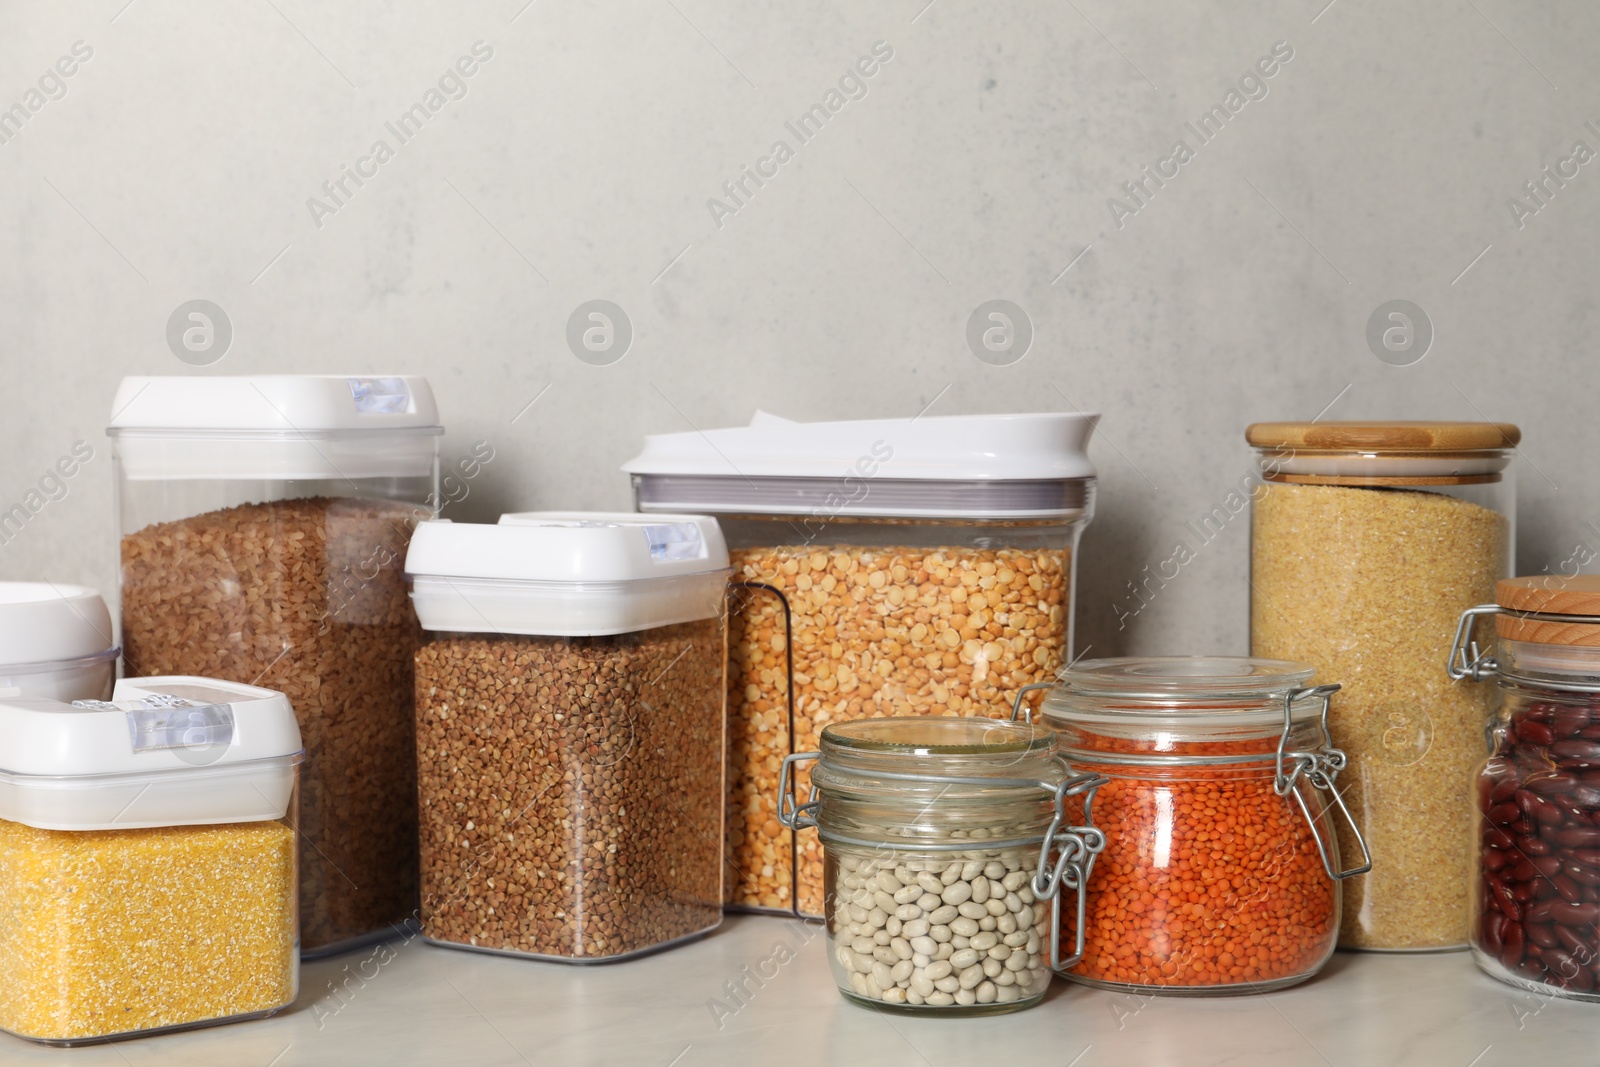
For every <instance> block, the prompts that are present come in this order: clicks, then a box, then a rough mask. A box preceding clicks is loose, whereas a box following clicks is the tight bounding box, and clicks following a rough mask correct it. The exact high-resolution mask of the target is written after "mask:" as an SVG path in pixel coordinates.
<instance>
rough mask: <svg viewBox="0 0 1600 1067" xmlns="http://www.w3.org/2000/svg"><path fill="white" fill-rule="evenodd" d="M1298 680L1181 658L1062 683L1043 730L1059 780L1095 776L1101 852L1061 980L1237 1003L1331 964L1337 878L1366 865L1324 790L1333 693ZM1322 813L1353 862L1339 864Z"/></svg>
mask: <svg viewBox="0 0 1600 1067" xmlns="http://www.w3.org/2000/svg"><path fill="white" fill-rule="evenodd" d="M1311 676H1312V669H1311V668H1310V667H1309V666H1307V665H1306V664H1303V663H1291V662H1286V661H1281V660H1265V659H1247V658H1233V657H1176V656H1174V657H1151V658H1141V659H1101V660H1087V661H1084V662H1081V663H1079V664H1077V665H1075V666H1073V667H1070V668H1068V669H1067V670H1065V671H1063V672H1062V673H1061V676H1060V677H1059V678H1058V679H1057V681H1056V683H1055V686H1054V688H1053V689H1052V691H1051V692H1050V693H1049V695H1048V696H1046V698H1045V701H1044V707H1043V713H1044V719H1045V722H1046V723H1047V724H1048V725H1050V726H1051V727H1053V728H1054V729H1055V730H1056V731H1057V732H1058V734H1059V735H1060V738H1061V741H1060V744H1061V752H1062V755H1063V757H1064V758H1065V760H1066V762H1067V764H1068V766H1069V767H1070V768H1071V770H1072V771H1074V772H1076V773H1079V774H1093V775H1097V776H1101V777H1102V778H1103V779H1106V780H1107V784H1106V785H1104V786H1103V787H1101V789H1100V794H1099V799H1098V800H1097V803H1096V808H1095V817H1096V823H1097V825H1098V826H1099V827H1100V828H1101V829H1102V830H1103V831H1104V832H1105V834H1106V839H1107V842H1108V844H1107V846H1106V850H1105V854H1104V856H1102V857H1101V860H1100V863H1099V866H1098V867H1097V869H1096V872H1095V878H1094V880H1093V881H1092V882H1091V883H1090V884H1089V887H1088V891H1087V893H1086V894H1085V898H1086V901H1085V909H1086V913H1087V914H1086V916H1085V918H1084V919H1083V920H1082V925H1078V926H1072V925H1064V926H1063V929H1062V931H1061V937H1062V939H1063V940H1065V939H1067V938H1072V939H1074V943H1075V944H1078V945H1083V946H1084V947H1083V950H1082V952H1083V957H1082V959H1081V960H1079V962H1078V963H1077V964H1076V966H1074V967H1072V968H1071V969H1069V970H1067V971H1066V972H1064V973H1065V976H1066V977H1067V978H1069V979H1071V980H1073V981H1075V982H1081V983H1083V984H1085V985H1091V986H1098V987H1101V988H1109V989H1116V990H1121V991H1131V992H1141V993H1143V992H1160V993H1168V994H1199V995H1204V994H1222V993H1247V992H1262V991H1266V990H1271V989H1279V988H1282V987H1284V986H1288V985H1293V984H1294V983H1296V982H1301V981H1304V980H1305V979H1307V978H1309V977H1311V976H1312V975H1314V974H1316V973H1317V971H1318V970H1320V969H1321V968H1322V965H1323V964H1324V963H1326V962H1327V960H1328V957H1329V955H1330V954H1332V952H1333V949H1334V943H1335V941H1336V940H1337V938H1338V933H1339V908H1340V886H1341V883H1342V882H1343V881H1344V880H1345V879H1346V878H1350V877H1352V876H1354V875H1358V874H1364V873H1366V872H1367V871H1368V870H1370V869H1371V867H1372V861H1371V857H1370V856H1369V855H1368V854H1367V850H1366V843H1365V841H1364V839H1363V838H1362V836H1361V833H1360V830H1359V828H1357V827H1355V826H1354V824H1353V823H1350V812H1349V810H1348V809H1347V808H1346V807H1345V805H1344V801H1343V800H1342V799H1341V798H1340V796H1339V793H1338V790H1337V789H1335V788H1334V779H1335V777H1336V776H1337V775H1338V773H1339V771H1340V770H1341V769H1342V768H1343V767H1344V764H1345V757H1344V753H1342V752H1340V751H1339V750H1338V749H1336V748H1334V747H1333V745H1332V741H1331V740H1330V738H1329V736H1328V722H1327V716H1328V698H1329V696H1330V695H1331V694H1332V693H1333V692H1334V691H1336V690H1337V689H1338V688H1339V687H1338V686H1337V685H1319V686H1311V685H1310V684H1309V683H1310V680H1311ZM1019 706H1020V700H1019ZM1335 809H1336V810H1337V812H1338V814H1339V815H1341V816H1343V818H1344V819H1345V821H1346V823H1349V824H1350V832H1351V834H1352V835H1353V838H1354V840H1355V842H1356V843H1357V845H1358V847H1360V849H1361V853H1362V862H1361V863H1360V864H1359V865H1357V866H1354V867H1351V868H1348V869H1341V868H1340V864H1339V846H1338V838H1337V835H1336V834H1335V833H1334V818H1333V814H1332V813H1333V811H1334V810H1335ZM1072 814H1073V809H1072V807H1071V806H1070V805H1069V808H1068V817H1069V818H1070V817H1071V815H1072ZM1085 927H1086V929H1087V935H1086V936H1085V932H1084V931H1085Z"/></svg>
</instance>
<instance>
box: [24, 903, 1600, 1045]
mask: <svg viewBox="0 0 1600 1067" xmlns="http://www.w3.org/2000/svg"><path fill="white" fill-rule="evenodd" d="M808 934H809V930H808V929H807V928H805V927H802V926H800V925H799V924H797V923H794V922H791V921H786V920H783V919H778V918H769V917H754V916H739V917H730V918H729V919H728V921H727V922H726V923H725V924H724V925H723V926H722V928H721V929H720V930H718V931H716V932H715V933H713V934H712V935H711V936H709V937H707V938H705V939H704V940H701V941H698V942H695V943H693V944H690V945H687V946H683V947H681V948H678V949H676V950H674V951H671V952H667V953H663V954H660V955H657V956H651V957H647V958H644V959H639V960H634V961H631V962H628V963H623V964H613V965H609V966H598V967H570V966H564V965H561V964H548V963H536V962H530V961H525V960H516V959H508V958H504V957H498V956H489V955H484V954H480V953H473V952H462V951H455V950H451V949H443V948H438V947H435V946H432V945H428V944H425V943H423V942H421V941H420V940H417V941H414V942H411V943H403V942H391V943H389V944H388V945H386V946H384V947H382V948H368V949H364V950H359V951H357V952H355V953H352V954H349V955H345V956H341V957H339V958H337V959H333V960H325V961H321V962H318V963H315V964H311V965H309V966H307V967H306V968H305V969H304V971H303V972H302V979H301V995H300V998H299V999H298V1000H297V1001H296V1003H295V1005H294V1006H293V1008H291V1009H290V1010H289V1011H287V1012H285V1013H283V1014H281V1015H279V1016H277V1017H275V1018H272V1019H268V1020H263V1021H259V1022H251V1023H240V1024H236V1025H231V1026H225V1027H217V1028H214V1029H210V1030H198V1031H193V1032H189V1033H182V1034H172V1035H168V1036H162V1037H151V1038H144V1039H140V1040H134V1041H124V1042H120V1043H118V1044H116V1045H115V1046H111V1047H90V1048H85V1049H79V1050H73V1051H67V1052H64V1051H61V1050H54V1049H45V1048H39V1047H35V1046H32V1045H29V1044H27V1043H25V1042H22V1041H19V1040H16V1039H13V1038H8V1037H4V1036H0V1064H47V1063H55V1064H59V1063H65V1062H68V1061H69V1060H70V1062H71V1063H72V1064H74V1067H99V1065H102V1064H103V1065H108V1067H109V1065H121V1067H143V1065H145V1064H151V1065H156V1064H161V1065H171V1067H184V1065H188V1064H196V1065H198V1064H218V1063H226V1064H229V1065H230V1067H294V1065H300V1064H306V1065H311V1064H365V1063H388V1064H412V1063H458V1064H463V1065H465V1064H472V1065H475V1067H476V1065H486V1067H487V1065H507V1067H516V1065H533V1064H539V1065H543V1064H562V1065H576V1064H606V1065H612V1064H629V1065H632V1064H641V1065H645V1067H696V1065H702V1064H728V1065H734V1064H753V1063H775V1064H790V1063H793V1064H841V1065H852V1064H871V1065H873V1067H886V1065H900V1064H905V1065H908V1067H921V1065H929V1067H945V1065H950V1067H976V1065H982V1064H1004V1065H1006V1067H1034V1065H1038V1067H1098V1065H1116V1067H1122V1065H1127V1064H1140V1065H1150V1067H1168V1065H1171V1067H1179V1065H1181V1067H1206V1065H1211V1064H1217V1065H1222V1064H1230V1065H1254V1064H1261V1065H1273V1067H1281V1065H1285V1064H1336V1065H1340V1067H1342V1065H1345V1064H1349V1065H1352V1067H1381V1065H1386V1064H1405V1065H1429V1067H1431V1065H1440V1067H1497V1065H1512V1064H1528V1063H1543V1064H1566V1063H1580V1062H1585V1063H1587V1062H1593V1061H1594V1057H1595V1052H1594V1049H1595V1038H1594V1035H1595V1032H1596V1027H1597V1025H1600V1005H1593V1004H1578V1003H1572V1002H1568V1001H1558V1000H1550V999H1547V998H1542V997H1539V996H1535V995H1533V994H1530V993H1524V992H1522V991H1520V990H1517V989H1513V988H1511V987H1509V986H1506V985H1502V984H1500V983H1498V982H1495V981H1493V980H1492V979H1490V978H1488V977H1486V976H1484V975H1483V974H1481V973H1480V972H1479V971H1478V970H1477V968H1475V967H1474V966H1473V964H1472V962H1471V960H1470V959H1469V957H1468V956H1467V955H1466V954H1465V953H1461V952H1455V953H1437V954H1425V955H1376V954H1356V953H1338V954H1336V955H1335V956H1334V958H1333V960H1332V961H1331V962H1330V963H1329V964H1328V966H1327V968H1326V969H1325V970H1324V971H1323V972H1322V974H1321V975H1319V976H1318V977H1316V978H1314V979H1312V980H1311V981H1309V982H1307V983H1305V984H1303V985H1301V986H1297V987H1295V988H1292V989H1287V990H1284V991H1281V992H1278V993H1273V994H1269V995H1246V996H1239V997H1222V998H1205V999H1177V998H1163V997H1136V996H1129V995H1119V994H1112V993H1105V992H1101V991H1098V990H1091V989H1085V988H1082V987H1079V986H1074V985H1070V984H1068V983H1066V982H1062V981H1059V980H1058V981H1056V982H1055V983H1053V985H1052V986H1051V991H1050V993H1049V994H1048V995H1047V996H1046V998H1045V1000H1044V1002H1043V1003H1042V1004H1040V1005H1039V1006H1037V1007H1035V1008H1032V1009H1030V1010H1027V1011H1023V1012H1018V1013H1016V1014H1013V1015H1002V1016H995V1017H991V1018H982V1019H939V1020H924V1019H910V1018H905V1017H902V1016H895V1015H882V1014H878V1013H876V1012H872V1011H869V1010H866V1009H863V1008H858V1007H855V1006H852V1005H850V1004H847V1003H845V1002H844V1001H843V1000H842V999H840V997H839V996H838V994H837V992H836V991H835V990H834V987H833V982H832V978H831V977H830V975H829V973H828V969H827V961H826V958H825V956H824V952H823V941H822V938H821V937H813V938H811V940H809V941H807V940H806V938H807V936H808ZM780 946H783V948H780ZM791 952H792V955H793V958H792V959H790V958H789V957H790V954H791ZM751 972H754V973H756V974H758V975H762V974H765V975H771V977H770V978H764V979H762V984H761V985H760V986H759V987H757V985H756V984H755V983H754V982H746V988H747V989H749V990H750V991H751V992H750V993H749V994H748V995H747V996H746V997H745V998H744V999H743V1003H742V1004H741V1003H740V1002H738V1001H735V1000H733V999H732V998H730V996H729V995H728V992H727V987H728V984H729V983H730V982H740V981H744V980H745V976H746V975H747V974H749V973H751ZM719 1005H720V1007H719Z"/></svg>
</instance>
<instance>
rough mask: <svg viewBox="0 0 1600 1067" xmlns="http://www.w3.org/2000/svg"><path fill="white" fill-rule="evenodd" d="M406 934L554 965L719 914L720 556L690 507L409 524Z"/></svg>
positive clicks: (696, 930) (674, 932) (618, 951)
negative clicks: (413, 637) (412, 653)
mask: <svg viewBox="0 0 1600 1067" xmlns="http://www.w3.org/2000/svg"><path fill="white" fill-rule="evenodd" d="M406 571H407V574H408V576H409V577H410V579H411V582H412V596H413V598H414V600H415V603H416V608H417V615H418V617H419V618H420V619H421V621H422V626H423V628H424V629H426V630H427V631H429V634H428V640H427V643H426V644H424V645H423V646H422V648H421V650H420V651H418V653H417V657H416V722H417V762H418V785H419V793H420V804H421V813H422V819H421V821H422V826H421V834H422V844H421V850H422V923H423V933H424V934H425V936H426V937H427V938H428V939H429V940H430V941H433V942H435V943H437V944H442V945H448V946H451V947H455V948H476V949H480V950H484V951H492V952H504V953H510V954H513V955H521V956H531V957H536V958H540V959H552V960H559V961H562V962H568V963H597V962H606V961H610V960H617V959H623V958H626V957H629V956H634V955H638V954H640V953H643V952H649V951H653V950H656V949H660V948H664V947H666V946H668V945H671V944H675V943H677V942H680V941H684V940H686V939H688V938H691V937H695V936H697V935H699V934H702V933H705V932H706V931H708V930H711V929H713V928H715V927H716V926H717V925H718V923H719V922H721V918H722V907H721V902H722V881H721V878H722V863H721V843H722V802H723V795H724V781H723V754H724V751H725V744H726V740H725V723H726V713H725V707H724V693H725V690H724V667H725V664H726V656H727V653H726V644H725V640H724V628H723V621H722V610H723V598H724V593H725V590H726V586H727V580H728V553H727V548H726V546H725V545H724V543H723V540H722V534H721V533H720V531H719V530H718V529H717V524H716V523H715V522H714V521H712V520H710V519H707V518H702V517H695V516H688V515H659V516H651V517H649V518H646V517H643V516H639V515H631V514H623V515H612V514H603V513H543V514H523V515H507V516H504V517H503V518H502V519H501V520H500V523H499V524H498V525H494V526H488V525H467V524H456V523H449V522H430V523H424V524H422V525H421V526H420V527H419V528H418V530H417V534H416V537H415V538H414V539H413V541H412V543H411V550H410V554H409V556H408V557H407V560H406Z"/></svg>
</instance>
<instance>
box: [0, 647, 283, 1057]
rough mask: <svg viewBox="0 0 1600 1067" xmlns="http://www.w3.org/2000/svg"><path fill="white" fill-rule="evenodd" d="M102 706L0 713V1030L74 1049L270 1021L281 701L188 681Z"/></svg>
mask: <svg viewBox="0 0 1600 1067" xmlns="http://www.w3.org/2000/svg"><path fill="white" fill-rule="evenodd" d="M114 696H115V700H114V701H111V702H107V701H100V700H82V701H77V702H74V703H72V704H66V703H62V702H60V701H56V700H50V699H47V698H43V697H25V696H10V697H4V698H0V975H4V981H0V1029H3V1030H5V1031H7V1032H9V1033H12V1034H15V1035H17V1036H18V1037H24V1038H28V1039H29V1040H33V1041H39V1042H43V1043H46V1044H52V1045H75V1044H80V1043H88V1042H95V1043H98V1042H101V1041H105V1040H108V1039H112V1038H120V1037H133V1036H140V1035H144V1034H150V1033H159V1032H162V1031H167V1030H182V1029H189V1028H191V1027H196V1026H210V1025H214V1024H216V1023H220V1022H230V1021H238V1020H241V1019H251V1018H260V1017H262V1016H266V1015H271V1014H273V1013H274V1012H276V1011H279V1010H280V1009H282V1008H284V1007H287V1006H288V1005H289V1004H290V1003H291V1002H292V1001H293V1000H294V998H295V994H296V991H297V989H298V985H299V949H300V945H299V926H298V922H297V917H296V914H297V913H296V892H295V886H296V875H297V866H298V865H297V862H296V848H295V783H296V778H297V775H298V765H299V763H300V758H301V748H300V733H299V730H298V728H297V727H296V725H295V720H294V712H293V711H292V710H291V709H290V707H289V702H288V701H287V700H285V699H284V697H283V694H281V693H275V692H273V691H271V690H268V689H258V688H256V687H254V686H248V685H238V684H234V683H230V682H223V681H217V680H215V679H210V678H189V677H169V678H139V679H132V680H129V679H124V680H123V681H121V682H118V683H117V686H116V690H115V693H114Z"/></svg>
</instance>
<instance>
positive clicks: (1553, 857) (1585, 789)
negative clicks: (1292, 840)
mask: <svg viewBox="0 0 1600 1067" xmlns="http://www.w3.org/2000/svg"><path fill="white" fill-rule="evenodd" d="M1479 615H1493V616H1494V628H1495V635H1496V638H1497V645H1498V649H1497V651H1496V652H1495V654H1494V655H1493V656H1489V655H1485V654H1482V653H1480V651H1479V649H1478V646H1477V643H1476V642H1475V641H1474V640H1473V639H1472V638H1473V629H1474V622H1475V617H1476V616H1479ZM1449 673H1450V676H1451V677H1452V678H1455V679H1458V680H1470V681H1479V680H1483V679H1494V680H1496V681H1498V682H1499V690H1500V706H1499V710H1498V713H1497V714H1496V715H1495V716H1494V718H1493V720H1492V727H1491V730H1490V742H1491V747H1492V754H1491V755H1490V757H1489V759H1488V761H1487V762H1486V763H1484V764H1483V767H1482V770H1481V771H1480V772H1479V774H1478V779H1477V787H1476V791H1475V794H1474V800H1475V810H1474V828H1475V835H1474V838H1473V842H1474V846H1475V851H1476V852H1477V856H1476V862H1475V867H1476V870H1475V872H1474V873H1475V877H1474V890H1475V892H1474V894H1473V898H1474V899H1473V905H1474V913H1473V927H1472V955H1473V957H1474V958H1475V959H1476V960H1477V963H1478V966H1479V967H1481V968H1483V970H1485V971H1487V972H1488V973H1489V974H1490V975H1492V976H1494V977H1495V978H1498V979H1500V980H1501V981H1503V982H1509V983H1511V984H1512V985H1517V986H1521V987H1523V988H1524V989H1531V990H1534V991H1537V992H1541V993H1549V994H1554V995H1556V996H1563V997H1574V998H1577V999H1580V1000H1600V933H1597V932H1596V931H1597V929H1600V927H1597V925H1596V924H1597V923H1600V575H1594V574H1582V575H1576V576H1571V577H1567V576H1559V575H1542V576H1539V577H1535V578H1513V579H1509V580H1507V581H1503V582H1501V583H1500V584H1499V586H1498V587H1497V588H1496V590H1495V603H1493V604H1485V605H1481V606H1479V607H1474V608H1471V609H1469V610H1468V611H1467V612H1465V613H1464V614H1463V615H1462V617H1461V625H1460V628H1459V630H1458V633H1457V636H1456V644H1455V647H1454V648H1453V649H1452V650H1451V656H1450V663H1449ZM1484 688H1488V687H1487V686H1485V687H1484Z"/></svg>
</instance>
